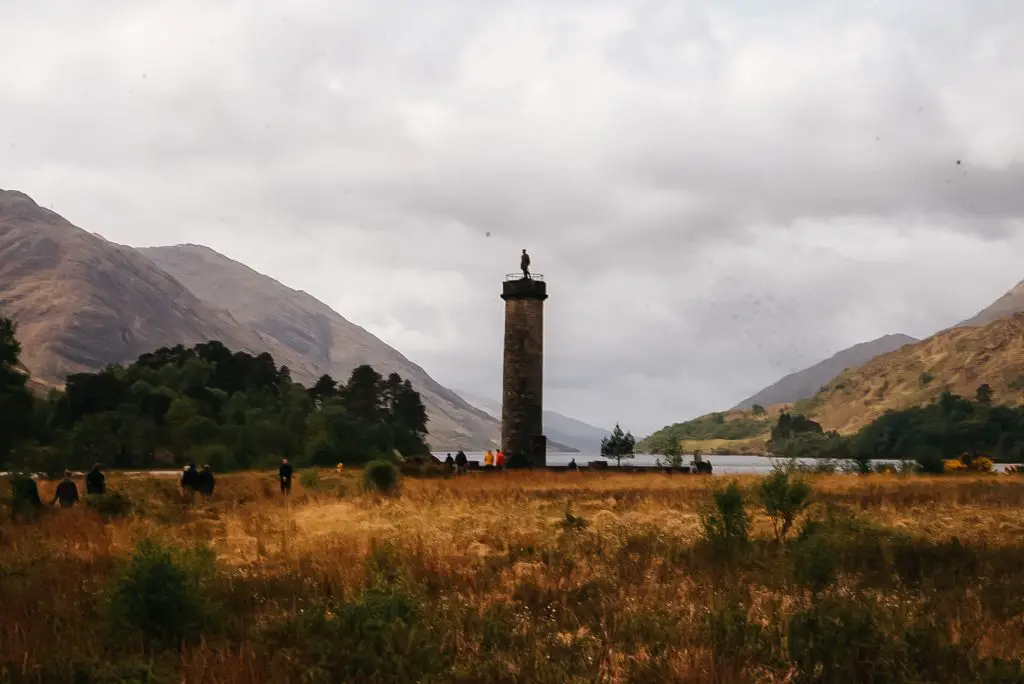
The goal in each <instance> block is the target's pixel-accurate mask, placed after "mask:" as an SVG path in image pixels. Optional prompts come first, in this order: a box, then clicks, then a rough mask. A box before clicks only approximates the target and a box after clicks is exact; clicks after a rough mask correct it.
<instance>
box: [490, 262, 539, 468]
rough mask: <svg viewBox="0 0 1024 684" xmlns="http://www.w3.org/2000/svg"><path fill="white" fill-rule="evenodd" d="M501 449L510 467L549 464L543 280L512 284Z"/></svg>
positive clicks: (505, 293) (507, 296) (507, 290)
mask: <svg viewBox="0 0 1024 684" xmlns="http://www.w3.org/2000/svg"><path fill="white" fill-rule="evenodd" d="M501 298H502V299H503V300H505V352H504V368H503V373H502V376H503V391H502V402H501V448H502V451H504V452H505V455H506V456H507V457H508V463H509V467H534V466H543V465H544V463H545V458H546V453H547V444H546V439H545V438H544V421H543V414H544V300H545V299H547V287H546V284H545V283H544V282H543V281H542V280H539V279H523V278H521V279H517V280H506V281H505V284H504V287H503V288H502V295H501Z"/></svg>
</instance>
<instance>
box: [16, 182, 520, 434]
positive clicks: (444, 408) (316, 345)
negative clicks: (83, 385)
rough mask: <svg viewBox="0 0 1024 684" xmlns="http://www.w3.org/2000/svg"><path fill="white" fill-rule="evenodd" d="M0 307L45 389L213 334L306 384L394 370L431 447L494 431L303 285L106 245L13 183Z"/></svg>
mask: <svg viewBox="0 0 1024 684" xmlns="http://www.w3.org/2000/svg"><path fill="white" fill-rule="evenodd" d="M144 251H145V252H146V254H144V253H143V252H144ZM147 254H148V255H147ZM150 256H152V257H153V258H156V259H159V260H161V261H162V262H166V263H168V264H171V265H172V266H173V268H174V270H176V271H178V272H180V273H182V274H183V275H184V276H185V277H184V278H183V279H184V280H187V281H188V282H183V279H182V278H177V277H175V275H176V274H175V273H169V272H168V271H167V270H166V269H164V268H161V266H160V265H158V264H157V263H155V262H154V261H153V259H151V258H150ZM236 279H237V280H236ZM222 303H226V304H228V305H230V306H233V307H234V309H235V311H234V312H232V311H229V307H227V306H224V305H223V304H222ZM0 315H4V316H10V317H11V318H13V319H14V320H15V322H16V323H17V324H18V338H19V340H20V341H21V344H22V357H21V360H22V362H23V363H24V364H25V367H26V368H27V369H28V370H29V371H30V372H31V373H32V376H33V381H34V382H35V383H38V384H39V385H40V386H41V387H46V386H60V385H62V384H63V383H64V380H65V377H66V376H67V375H68V374H69V373H77V372H83V371H94V370H98V369H100V368H103V367H105V366H107V365H108V364H111V363H127V362H130V361H133V360H135V359H136V358H138V357H139V355H140V354H143V353H146V352H151V351H153V350H155V349H158V348H160V347H164V346H173V345H175V344H185V345H192V344H196V343H198V342H204V341H208V340H219V341H221V342H223V343H224V344H225V345H227V346H228V347H229V348H231V349H237V350H243V351H247V352H250V353H253V354H259V353H262V352H269V353H270V354H272V355H273V357H274V360H275V361H276V362H277V363H279V364H283V365H287V366H288V367H289V368H290V369H291V372H292V377H293V378H295V380H297V381H299V382H303V383H307V384H308V383H311V382H312V381H314V380H315V379H316V378H317V377H319V376H320V375H321V374H323V373H325V372H328V373H330V374H331V375H332V376H335V377H336V378H338V379H340V380H344V379H347V377H348V374H349V372H350V371H351V369H352V368H354V367H355V366H356V365H358V364H360V363H370V364H372V365H373V366H374V367H375V368H376V369H377V370H378V371H380V372H383V373H389V372H391V371H396V372H398V373H399V374H401V375H402V377H405V378H408V379H409V380H411V381H412V383H413V385H414V386H415V387H416V389H417V390H418V391H419V392H420V393H421V395H422V396H423V401H424V404H425V405H426V406H427V412H428V415H429V418H430V422H429V424H428V427H429V428H430V431H431V435H430V443H431V446H433V447H434V448H443V447H448V448H455V447H463V448H466V449H477V448H486V447H487V446H492V445H494V444H496V443H497V441H498V436H499V433H500V426H499V424H498V422H497V421H496V420H494V419H493V418H492V417H491V416H489V415H488V414H486V413H484V412H482V411H480V410H478V409H475V408H473V407H472V406H470V405H469V404H467V403H466V402H465V401H464V400H463V399H461V398H460V397H459V396H458V395H456V394H455V393H453V392H451V391H450V390H447V389H445V388H444V387H442V386H441V385H439V384H438V383H437V382H435V381H434V380H433V379H432V378H430V376H428V375H427V374H426V373H425V372H424V371H423V369H422V368H420V367H419V366H417V365H416V364H414V363H412V362H411V361H409V360H408V359H406V358H405V357H404V356H402V355H401V354H399V353H398V352H397V351H395V350H394V349H392V348H391V347H389V346H388V345H386V344H385V343H384V342H382V341H381V340H379V339H377V338H376V337H374V336H373V335H371V334H370V333H368V332H366V331H365V330H363V329H362V328H359V327H358V326H355V325H353V324H352V323H349V322H348V321H347V320H345V319H344V318H342V317H341V316H340V315H338V314H337V313H335V312H334V311H332V310H331V309H330V308H328V307H327V306H326V305H324V304H322V303H320V302H318V301H317V300H316V299H314V298H312V297H310V296H309V295H307V294H305V293H303V292H298V291H295V290H291V289H289V288H287V287H285V286H284V285H281V284H280V283H278V282H276V281H274V280H272V279H270V278H267V277H266V276H262V275H260V274H258V273H256V272H255V271H252V270H251V269H248V268H247V267H245V266H243V265H242V264H239V263H237V262H234V261H231V260H230V259H228V258H226V257H224V256H221V255H220V254H217V253H216V252H213V251H212V250H208V249H206V248H202V247H196V246H181V247H168V248H161V249H157V250H136V249H132V248H131V247H126V246H123V245H117V244H114V243H112V242H109V241H107V240H105V239H104V238H103V237H101V236H99V235H96V234H94V233H89V232H86V231H85V230H82V229H81V228H78V227H76V226H74V225H73V224H71V223H70V222H69V221H67V220H66V219H64V218H63V217H61V216H60V215H58V214H56V213H54V212H52V211H50V210H48V209H45V208H43V207H40V206H39V205H38V204H36V202H34V201H33V200H32V199H31V198H30V197H29V196H28V195H26V194H24V193H21V192H17V191H13V190H0Z"/></svg>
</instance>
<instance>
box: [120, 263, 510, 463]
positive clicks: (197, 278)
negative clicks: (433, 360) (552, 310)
mask: <svg viewBox="0 0 1024 684" xmlns="http://www.w3.org/2000/svg"><path fill="white" fill-rule="evenodd" d="M139 252H141V253H142V254H144V255H145V256H146V257H148V258H149V259H151V260H152V261H153V263H155V264H156V265H157V266H159V267H160V268H161V269H163V270H164V271H166V272H167V273H169V274H171V275H172V276H174V277H175V278H176V279H178V280H180V281H181V282H182V283H184V284H185V286H187V287H188V289H189V290H191V291H192V292H193V293H195V294H196V295H197V296H198V297H199V298H200V299H202V300H204V301H207V302H210V303H212V304H214V305H216V306H218V307H221V308H223V309H225V310H227V311H230V312H231V314H232V315H233V316H234V317H235V318H236V319H237V320H238V321H240V322H241V323H243V324H245V325H246V326H249V327H251V328H252V329H254V330H255V331H257V332H258V333H259V334H260V335H262V336H263V337H265V338H267V339H270V340H273V341H274V342H275V343H276V344H278V345H280V346H283V347H285V348H287V349H288V350H289V352H290V353H292V354H293V355H296V356H299V357H301V358H302V359H303V361H304V363H306V364H307V365H308V366H310V367H312V368H313V369H314V373H316V374H322V373H330V374H331V376H333V377H334V378H336V379H338V380H342V381H344V380H347V379H348V376H349V374H350V373H351V372H352V369H353V368H355V367H356V366H358V365H360V364H364V363H368V364H370V365H372V366H373V367H374V368H375V369H376V370H377V371H378V372H381V373H384V374H385V375H386V374H388V373H390V372H397V373H398V374H399V375H401V376H402V377H404V378H408V379H409V380H411V381H412V384H413V386H414V387H415V388H416V389H417V391H419V392H420V394H421V395H422V397H423V403H424V404H425V405H426V407H427V413H428V415H429V418H430V422H429V424H428V426H427V427H428V428H429V430H430V444H431V447H432V448H434V449H453V450H454V449H457V448H463V449H467V450H472V449H482V448H487V447H488V446H494V445H496V444H497V443H498V442H499V440H500V432H501V428H500V424H499V422H498V421H496V420H495V419H494V418H493V417H492V416H490V415H489V414H487V413H486V412H484V411H481V410H479V409H477V408H474V407H473V406H471V405H470V404H469V403H467V402H466V401H465V400H463V399H462V398H461V397H460V396H458V395H457V394H455V393H454V392H452V391H451V390H449V389H446V388H445V387H442V386H441V385H440V384H439V383H437V382H436V381H435V380H434V379H433V378H431V377H430V376H429V375H427V373H426V372H425V371H424V370H423V369H422V368H421V367H420V366H418V365H416V364H415V363H413V362H412V361H410V360H409V359H407V358H406V357H405V356H403V355H402V354H400V353H399V352H398V351H396V350H395V349H393V348H392V347H390V346H388V345H387V344H386V343H384V342H383V341H381V340H380V339H378V338H377V337H375V336H374V335H372V334H371V333H369V332H367V331H366V330H364V329H363V328H361V327H359V326H357V325H355V324H353V323H351V322H350V321H348V320H347V319H345V318H344V317H343V316H341V315H340V314H339V313H337V312H336V311H334V310H333V309H331V308H330V307H328V306H327V305H326V304H324V303H323V302H321V301H319V300H318V299H315V298H314V297H312V296H310V295H309V294H307V293H305V292H303V291H301V290H294V289H292V288H290V287H287V286H285V285H283V284H281V283H279V282H278V281H276V280H274V279H273V278H270V277H268V276H265V275H263V274H261V273H258V272H256V271H254V270H253V269H251V268H249V267H248V266H245V265H244V264H241V263H239V262H237V261H233V260H232V259H229V258H228V257H226V256H224V255H222V254H219V253H218V252H215V251H213V250H212V249H209V248H208V247H203V246H200V245H177V246H173V247H153V248H147V249H140V250H139Z"/></svg>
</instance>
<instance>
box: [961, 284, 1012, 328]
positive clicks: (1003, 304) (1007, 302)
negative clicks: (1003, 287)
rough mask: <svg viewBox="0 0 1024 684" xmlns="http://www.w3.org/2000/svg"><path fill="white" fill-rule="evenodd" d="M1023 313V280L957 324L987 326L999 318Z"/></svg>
mask: <svg viewBox="0 0 1024 684" xmlns="http://www.w3.org/2000/svg"><path fill="white" fill-rule="evenodd" d="M1022 311H1024V280H1022V281H1021V282H1019V283H1017V284H1016V285H1015V286H1014V287H1013V289H1012V290H1010V291H1009V292H1007V293H1006V294H1004V295H1003V296H1002V297H1000V298H999V299H997V300H996V301H994V302H992V304H990V305H989V306H987V307H985V308H984V309H982V310H981V311H979V312H978V313H977V314H975V315H974V316H973V317H972V318H968V319H967V320H966V321H962V322H960V323H958V324H957V327H961V326H977V325H987V324H988V323H991V322H992V321H995V320H998V319H1000V318H1006V317H1007V316H1012V315H1013V314H1016V313H1020V312H1022Z"/></svg>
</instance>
